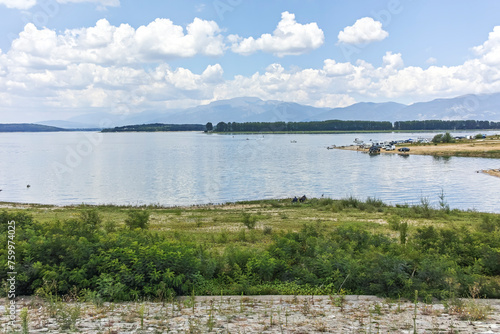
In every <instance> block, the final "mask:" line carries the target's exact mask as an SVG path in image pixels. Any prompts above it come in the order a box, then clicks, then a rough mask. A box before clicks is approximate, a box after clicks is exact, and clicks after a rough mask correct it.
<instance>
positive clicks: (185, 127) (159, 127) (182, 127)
mask: <svg viewBox="0 0 500 334" xmlns="http://www.w3.org/2000/svg"><path fill="white" fill-rule="evenodd" d="M159 131H205V125H202V124H162V123H154V124H141V125H126V126H118V127H115V128H111V129H104V130H102V132H159Z"/></svg>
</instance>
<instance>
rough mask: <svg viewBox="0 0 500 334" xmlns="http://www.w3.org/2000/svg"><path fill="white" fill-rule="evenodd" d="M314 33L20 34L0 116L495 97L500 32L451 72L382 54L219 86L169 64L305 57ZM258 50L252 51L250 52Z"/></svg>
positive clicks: (2, 87)
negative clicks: (232, 101)
mask: <svg viewBox="0 0 500 334" xmlns="http://www.w3.org/2000/svg"><path fill="white" fill-rule="evenodd" d="M316 28H317V26H316V25H315V24H312V25H310V26H309V25H301V24H299V23H296V22H295V18H294V17H293V16H292V14H289V13H286V12H285V13H283V15H282V20H281V21H280V23H279V24H278V27H277V28H276V30H275V31H274V32H273V34H270V35H269V36H270V37H269V38H271V40H273V41H274V44H275V45H274V46H271V44H265V43H264V40H265V38H267V37H263V36H264V35H262V36H261V37H259V38H257V39H254V42H249V43H250V44H249V45H250V46H248V48H245V47H244V43H243V42H244V41H245V40H249V39H248V38H247V39H241V40H239V41H238V42H234V44H232V45H231V47H229V46H228V45H227V44H226V42H227V40H228V38H227V37H225V36H224V35H223V31H222V29H221V28H220V27H219V26H218V25H217V23H215V22H213V21H206V20H202V19H198V18H196V19H194V20H193V22H191V23H189V24H188V25H186V27H185V28H184V27H182V26H179V25H176V24H174V23H173V22H172V21H170V20H168V19H160V18H159V19H156V20H154V21H153V22H151V23H149V24H148V25H144V26H141V27H138V28H137V29H134V28H133V27H131V26H130V25H127V24H122V25H120V26H113V25H111V24H110V23H109V22H108V21H107V20H104V19H103V20H100V21H98V22H97V23H96V25H95V26H93V27H87V28H81V29H72V30H66V31H63V32H56V31H53V30H50V29H46V28H43V29H38V28H36V27H35V26H34V25H32V24H28V25H26V26H25V28H24V30H23V31H22V32H21V33H20V34H19V36H18V38H17V39H15V40H14V41H13V42H12V44H11V48H10V49H9V50H6V51H4V50H0V101H1V102H0V116H1V117H2V119H5V120H7V119H9V117H10V118H12V117H17V115H23V116H22V117H25V118H28V117H29V119H31V120H40V119H43V118H45V117H44V116H43V112H44V111H45V112H47V113H51V115H53V114H52V113H53V112H60V114H61V115H67V118H69V117H71V116H74V115H75V114H78V113H86V112H91V111H108V112H109V111H112V112H116V113H134V112H140V111H145V110H167V109H173V108H185V107H191V106H195V105H199V104H204V103H208V102H211V101H214V100H219V99H228V98H234V97H241V96H255V97H259V98H261V99H264V100H283V101H290V102H297V103H301V104H306V105H311V106H317V107H332V108H333V107H338V106H347V105H350V104H352V103H355V102H356V101H360V100H364V101H366V100H368V101H370V100H375V99H377V100H379V101H380V100H397V101H398V100H401V99H406V100H412V101H426V100H431V99H433V98H438V97H439V98H443V97H454V96H458V95H462V94H469V93H492V92H500V66H498V65H499V64H500V56H499V55H500V26H497V27H495V28H494V29H493V31H492V32H491V33H490V34H489V36H488V39H487V40H486V41H485V42H484V43H483V44H481V45H478V46H476V47H473V48H471V50H472V51H473V52H474V56H473V57H472V58H471V59H469V60H467V61H465V62H464V63H463V64H460V65H457V66H436V65H431V66H429V67H428V68H421V67H416V66H406V65H405V63H404V55H402V54H401V53H398V52H391V51H388V52H386V53H385V54H384V55H382V56H381V58H380V65H374V64H371V63H369V62H366V61H364V60H357V61H356V62H339V61H338V60H335V59H331V58H329V59H324V61H323V64H322V65H321V66H318V67H316V68H305V69H300V68H285V67H283V65H281V64H280V63H279V62H274V63H271V64H270V65H269V66H268V67H267V68H266V69H265V70H263V71H259V72H255V73H253V74H251V75H236V76H234V77H231V78H225V77H224V69H223V66H222V65H220V64H219V62H218V61H217V58H213V62H212V63H211V65H208V66H205V68H204V69H202V70H199V71H198V72H194V71H192V70H190V69H188V68H184V67H176V68H175V67H172V66H171V65H169V64H168V62H169V61H170V60H171V59H173V58H189V57H221V56H223V55H224V54H225V53H227V52H236V53H240V54H245V52H257V51H262V52H270V53H274V54H276V55H281V56H285V55H293V54H297V53H300V52H306V50H311V49H313V48H314V47H319V46H320V45H321V44H322V43H323V34H322V32H321V33H319V31H320V30H317V29H316ZM318 29H319V28H318ZM306 36H309V37H306ZM312 36H315V37H316V39H315V38H312ZM259 40H260V41H262V42H259V43H261V44H260V46H258V45H257V44H255V45H253V44H252V43H257V41H259ZM306 40H307V41H309V42H305V41H306ZM280 43H281V44H280ZM251 44H252V45H251ZM264 45H267V46H266V47H264ZM233 48H234V49H233ZM243 50H246V51H243ZM210 59H212V58H210ZM7 116H8V117H7ZM19 117H21V116H19ZM51 117H52V116H51ZM60 118H63V117H60Z"/></svg>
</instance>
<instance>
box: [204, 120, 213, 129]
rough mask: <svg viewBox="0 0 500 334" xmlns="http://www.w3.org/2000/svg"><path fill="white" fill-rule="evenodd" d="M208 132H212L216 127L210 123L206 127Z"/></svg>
mask: <svg viewBox="0 0 500 334" xmlns="http://www.w3.org/2000/svg"><path fill="white" fill-rule="evenodd" d="M205 128H206V131H212V130H213V129H214V126H213V125H212V122H208V123H207V125H205Z"/></svg>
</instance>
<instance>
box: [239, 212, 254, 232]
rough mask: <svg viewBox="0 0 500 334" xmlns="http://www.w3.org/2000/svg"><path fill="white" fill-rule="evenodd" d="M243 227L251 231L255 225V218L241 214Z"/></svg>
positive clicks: (247, 214) (245, 213)
mask: <svg viewBox="0 0 500 334" xmlns="http://www.w3.org/2000/svg"><path fill="white" fill-rule="evenodd" d="M242 219H243V225H245V226H246V227H247V228H248V229H249V230H253V229H254V228H255V225H256V224H257V217H255V216H252V215H251V214H249V213H247V212H244V213H243V214H242Z"/></svg>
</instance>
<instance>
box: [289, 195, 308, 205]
mask: <svg viewBox="0 0 500 334" xmlns="http://www.w3.org/2000/svg"><path fill="white" fill-rule="evenodd" d="M306 199H307V197H306V195H304V196H302V197H301V198H297V196H295V197H294V198H293V199H292V203H297V202H300V203H303V202H305V201H306Z"/></svg>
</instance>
